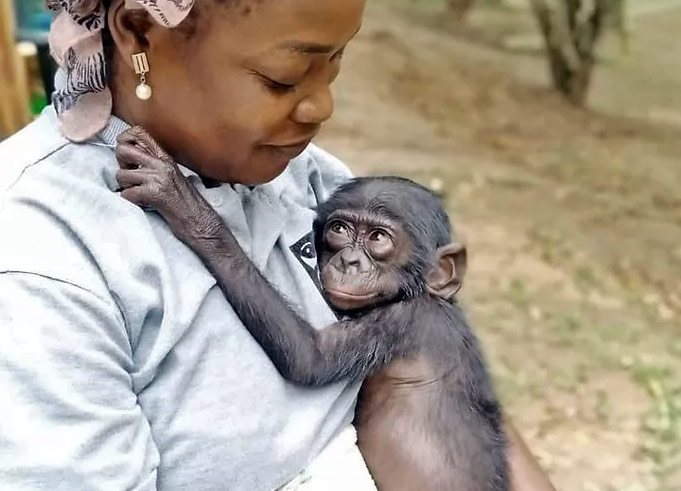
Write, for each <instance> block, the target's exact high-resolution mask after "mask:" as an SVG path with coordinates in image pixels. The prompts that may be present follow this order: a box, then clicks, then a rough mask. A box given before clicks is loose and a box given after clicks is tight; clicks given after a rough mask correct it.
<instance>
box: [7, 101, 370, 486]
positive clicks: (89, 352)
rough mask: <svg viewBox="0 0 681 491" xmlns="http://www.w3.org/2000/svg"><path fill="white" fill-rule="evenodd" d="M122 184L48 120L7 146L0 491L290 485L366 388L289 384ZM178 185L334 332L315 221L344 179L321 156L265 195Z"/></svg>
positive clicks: (99, 153) (116, 128)
mask: <svg viewBox="0 0 681 491" xmlns="http://www.w3.org/2000/svg"><path fill="white" fill-rule="evenodd" d="M125 128H126V125H125V124H124V123H123V122H122V121H120V120H117V119H115V118H113V119H112V120H111V122H110V124H109V126H108V127H107V128H106V130H104V132H102V133H101V134H100V137H99V138H100V139H101V141H102V142H104V143H106V144H114V143H115V138H116V136H117V135H118V134H120V132H122V131H123V130H124V129H125ZM117 168H118V166H117V163H116V160H115V157H114V153H113V150H112V149H111V148H107V147H103V146H96V145H92V144H84V145H76V144H72V143H69V142H68V141H66V140H65V139H63V138H62V137H61V136H60V134H59V132H58V130H57V122H56V118H55V115H54V112H53V111H52V109H51V108H48V109H47V110H46V111H45V113H44V114H43V115H42V116H41V117H40V118H39V119H38V121H37V122H35V123H33V124H32V125H30V126H29V127H28V128H26V129H24V130H23V131H21V132H20V133H18V134H17V135H15V136H13V137H11V138H10V139H9V140H6V141H5V142H3V143H1V144H0V490H2V491H5V490H11V491H23V490H49V491H60V490H68V491H74V490H93V491H94V490H115V491H123V490H136V491H137V490H161V491H180V490H235V491H241V490H244V491H259V490H263V491H269V490H272V489H275V488H277V487H279V486H281V485H282V484H284V483H285V482H287V481H288V480H290V479H291V478H293V477H294V476H295V475H296V474H297V473H298V472H300V471H301V470H302V468H303V467H304V466H305V465H306V464H307V463H308V462H310V461H311V460H312V459H313V458H314V457H315V456H316V455H317V454H318V453H319V452H320V451H321V449H322V448H323V447H324V446H325V445H326V444H327V443H328V442H329V441H330V439H331V438H333V437H334V436H335V435H336V434H337V433H338V432H339V431H341V430H342V429H343V428H345V427H346V426H347V425H348V424H349V423H350V421H351V418H352V414H353V410H354V403H355V399H356V395H357V390H358V384H352V385H347V384H337V385H333V386H330V387H327V388H324V389H321V390H308V389H303V388H300V387H296V386H294V385H291V384H289V383H287V382H285V381H284V380H283V379H282V378H281V377H280V376H279V374H278V373H277V371H276V370H275V369H274V367H273V365H272V363H271V362H270V361H269V359H268V358H267V357H266V356H265V354H264V353H263V351H262V350H261V349H260V347H259V346H258V345H257V344H256V343H255V341H254V340H253V339H252V338H251V337H250V335H249V333H248V332H247V331H246V329H245V328H244V326H243V325H242V324H241V322H240V321H239V319H238V318H237V317H236V315H235V314H234V312H233V310H232V309H231V307H230V305H229V304H228V303H227V302H226V301H225V299H224V298H223V296H222V294H221V292H220V290H219V289H218V288H217V286H216V284H215V280H214V279H213V277H212V276H211V275H210V274H209V273H208V271H207V270H206V268H204V266H203V265H202V263H201V261H200V260H199V259H198V258H197V257H196V255H195V254H194V253H193V252H192V251H190V250H189V249H188V248H187V247H186V246H184V245H183V244H182V243H181V242H179V241H178V240H177V239H176V238H175V237H174V236H173V234H172V233H171V232H170V230H169V228H168V227H167V225H166V224H165V222H164V221H163V220H162V219H161V218H160V216H158V215H157V214H155V213H153V212H144V211H142V210H141V209H139V208H137V207H135V206H133V205H132V204H130V203H128V202H126V201H125V200H124V199H123V198H121V197H120V196H119V195H118V194H117V193H116V192H115V190H116V189H117V182H116V178H115V172H116V170H117ZM183 171H184V172H185V174H186V175H187V176H188V177H189V179H190V180H191V181H192V182H193V183H194V184H195V185H196V187H197V189H198V190H199V192H200V193H201V194H202V195H203V196H204V197H205V198H206V199H207V200H208V201H209V202H210V203H211V204H212V205H213V206H214V207H215V209H216V210H217V211H218V213H219V214H220V215H221V216H222V218H223V219H224V220H225V221H226V222H227V223H228V224H229V226H230V228H231V229H232V231H233V232H234V234H235V235H236V237H237V239H238V240H239V242H240V244H241V245H242V247H243V248H244V250H245V251H246V252H247V253H248V254H249V255H250V257H251V259H252V260H253V261H254V263H255V264H256V266H257V267H258V268H260V269H261V271H263V272H264V274H265V275H266V276H267V278H268V279H269V280H270V281H271V282H272V283H273V284H274V285H275V286H276V287H278V289H279V290H280V291H282V292H283V293H284V294H285V295H286V296H287V298H288V299H289V301H290V302H291V303H292V304H293V305H294V306H295V307H296V308H298V309H299V311H300V312H301V313H302V314H303V315H304V316H305V317H306V318H307V319H308V320H309V321H310V322H312V323H313V324H314V325H315V326H317V327H322V326H324V325H326V324H328V323H331V322H333V320H334V316H333V314H332V312H331V311H330V310H329V309H328V307H327V306H326V304H325V302H324V300H323V298H322V296H321V294H320V293H319V290H318V287H317V283H316V271H315V268H316V262H315V257H314V251H313V249H312V247H311V246H312V244H311V238H310V232H311V224H312V219H313V215H314V213H313V211H312V207H314V206H315V205H316V204H317V203H318V202H320V201H322V200H324V199H325V198H326V197H327V195H328V193H329V191H330V190H332V189H333V188H334V187H335V186H336V185H337V184H339V183H340V182H341V181H342V180H343V179H346V178H347V177H348V176H349V172H348V170H347V169H346V168H345V167H344V166H343V165H342V164H341V163H339V162H338V161H337V160H336V159H334V158H333V157H331V156H329V155H328V154H327V153H325V152H323V151H322V150H320V149H319V148H317V147H315V146H310V147H309V148H308V149H307V150H306V151H305V153H303V154H302V155H301V156H300V157H298V158H296V159H295V160H293V161H292V162H291V163H290V165H289V167H288V168H287V169H286V171H285V172H284V173H283V174H282V175H281V176H280V177H278V178H277V179H276V180H274V181H273V182H271V183H269V184H267V185H263V186H258V187H256V188H254V189H253V190H250V189H248V188H246V187H243V186H239V185H236V186H233V187H232V186H229V185H222V186H220V187H218V188H212V189H206V188H205V187H204V186H203V185H202V183H201V180H200V179H199V178H198V176H196V174H193V173H192V172H191V171H189V170H187V169H184V170H183ZM254 301H257V299H254Z"/></svg>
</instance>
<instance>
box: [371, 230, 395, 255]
mask: <svg viewBox="0 0 681 491" xmlns="http://www.w3.org/2000/svg"><path fill="white" fill-rule="evenodd" d="M366 247H367V249H368V250H369V253H370V254H371V256H372V257H373V258H374V259H386V258H387V257H389V256H390V255H391V254H392V252H393V250H395V243H394V242H393V237H392V235H391V234H390V232H388V231H387V230H386V229H384V228H375V229H373V230H372V231H371V232H370V233H369V235H368V236H367V242H366Z"/></svg>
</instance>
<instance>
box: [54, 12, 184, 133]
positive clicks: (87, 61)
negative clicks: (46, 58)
mask: <svg viewBox="0 0 681 491" xmlns="http://www.w3.org/2000/svg"><path fill="white" fill-rule="evenodd" d="M194 1H195V0H125V8H127V9H146V10H147V11H148V12H149V14H150V15H151V16H152V17H153V19H154V20H155V21H156V22H158V23H159V24H160V25H162V26H165V27H168V28H172V27H175V26H177V25H178V24H180V22H182V21H183V20H184V19H185V18H186V17H187V15H188V14H189V11H190V10H191V8H192V7H193V6H194ZM47 8H48V9H50V10H51V11H53V12H56V13H57V14H58V15H57V16H56V18H55V19H54V22H53V23H52V28H51V29H50V50H51V52H52V56H53V57H54V59H55V60H56V61H57V63H58V64H59V66H60V67H61V68H62V69H63V70H64V71H65V72H66V84H65V86H64V87H62V88H59V89H58V90H56V91H55V93H54V94H53V96H52V102H53V104H54V107H55V109H56V111H57V114H58V116H59V123H60V130H61V132H62V133H63V134H64V136H66V138H68V139H69V140H72V141H77V142H80V141H85V140H88V139H89V138H91V137H93V136H94V135H95V134H97V132H99V131H100V130H102V129H103V128H104V127H105V126H106V124H107V122H108V121H109V117H110V116H111V109H112V100H111V91H110V90H109V87H108V86H107V77H106V61H105V59H104V47H103V45H102V29H103V28H104V27H105V26H104V23H105V21H106V12H105V8H104V5H103V4H102V2H101V0H47Z"/></svg>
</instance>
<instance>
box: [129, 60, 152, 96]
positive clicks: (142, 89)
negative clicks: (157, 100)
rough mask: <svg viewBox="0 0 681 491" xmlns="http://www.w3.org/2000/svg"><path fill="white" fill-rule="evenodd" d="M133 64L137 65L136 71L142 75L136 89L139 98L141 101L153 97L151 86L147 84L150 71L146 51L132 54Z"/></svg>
mask: <svg viewBox="0 0 681 491" xmlns="http://www.w3.org/2000/svg"><path fill="white" fill-rule="evenodd" d="M132 64H133V66H134V67H135V73H136V74H137V75H139V76H140V84H139V85H138V86H137V89H135V94H136V95H137V98H138V99H139V100H141V101H148V100H149V99H151V87H149V85H147V73H149V60H147V54H146V53H145V52H141V53H137V54H134V55H132Z"/></svg>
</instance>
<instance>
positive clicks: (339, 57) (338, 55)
mask: <svg viewBox="0 0 681 491" xmlns="http://www.w3.org/2000/svg"><path fill="white" fill-rule="evenodd" d="M344 54H345V48H343V49H341V50H340V51H338V52H337V53H336V54H334V55H333V56H332V57H331V60H332V61H339V60H342V59H343V55H344Z"/></svg>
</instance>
